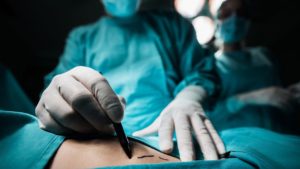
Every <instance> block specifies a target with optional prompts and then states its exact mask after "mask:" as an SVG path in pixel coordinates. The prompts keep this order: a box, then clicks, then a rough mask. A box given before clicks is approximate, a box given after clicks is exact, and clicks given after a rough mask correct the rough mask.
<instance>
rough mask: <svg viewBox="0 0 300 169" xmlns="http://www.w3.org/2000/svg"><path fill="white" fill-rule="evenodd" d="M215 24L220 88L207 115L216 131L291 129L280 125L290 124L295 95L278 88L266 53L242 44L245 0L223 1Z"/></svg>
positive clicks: (246, 26) (245, 26) (245, 24)
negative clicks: (243, 128)
mask: <svg viewBox="0 0 300 169" xmlns="http://www.w3.org/2000/svg"><path fill="white" fill-rule="evenodd" d="M216 23H217V30H216V34H215V36H216V38H217V40H218V42H219V43H220V44H221V45H220V49H219V51H217V52H216V53H215V58H216V67H217V72H218V74H219V76H220V78H221V83H222V87H221V88H222V89H221V92H220V96H219V98H218V100H217V101H216V103H215V104H214V106H211V107H213V108H211V111H210V113H208V115H209V117H210V118H211V120H212V121H213V123H214V124H215V127H216V128H217V130H224V129H226V128H235V127H241V126H255V127H263V128H268V129H272V130H275V131H281V132H292V130H294V129H295V128H293V127H292V126H289V125H285V126H283V125H282V124H290V121H289V120H291V118H293V115H292V114H291V113H292V112H293V111H294V110H295V104H294V103H295V101H296V100H295V97H294V96H293V94H292V93H291V92H290V91H289V90H287V89H284V88H282V87H281V85H280V79H279V77H278V70H277V68H276V66H275V64H274V62H273V61H272V58H271V55H270V53H269V52H268V51H267V50H266V49H265V48H262V47H254V48H246V47H245V45H244V44H245V43H244V40H245V38H246V35H247V33H248V29H249V26H250V14H249V9H248V6H247V1H245V0H226V1H224V2H223V3H222V5H221V6H220V8H219V10H218V13H217V16H216ZM276 112H277V113H276ZM297 113H298V112H297ZM278 121H280V122H281V123H278Z"/></svg>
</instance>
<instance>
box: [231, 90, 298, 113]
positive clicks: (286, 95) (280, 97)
mask: <svg viewBox="0 0 300 169" xmlns="http://www.w3.org/2000/svg"><path fill="white" fill-rule="evenodd" d="M230 105H234V106H235V108H234V109H235V110H239V109H241V108H242V107H244V106H245V105H269V106H274V107H276V108H278V109H281V110H283V111H285V112H292V111H293V110H294V108H295V99H294V97H293V95H292V94H291V93H290V92H289V91H288V90H286V89H283V88H280V87H268V88H263V89H259V90H255V91H252V92H249V93H244V94H239V95H237V96H235V97H232V98H231V100H230ZM229 107H230V106H229ZM232 111H234V110H232Z"/></svg>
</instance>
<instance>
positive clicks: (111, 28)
mask: <svg viewBox="0 0 300 169" xmlns="http://www.w3.org/2000/svg"><path fill="white" fill-rule="evenodd" d="M208 55H209V52H208V51H207V50H204V49H203V48H202V47H201V46H200V45H199V43H198V42H197V39H196V36H195V31H194V28H193V27H192V25H191V24H190V23H189V21H187V20H185V19H183V18H182V17H181V16H179V15H178V14H177V13H175V12H171V11H170V12H168V11H151V12H141V13H138V14H136V15H134V16H133V17H131V18H127V19H118V18H112V17H102V18H101V19H100V20H98V21H97V22H96V23H93V24H91V25H87V26H82V27H79V28H76V29H75V30H73V31H72V32H71V33H70V35H69V37H68V39H67V42H66V47H65V50H64V53H63V55H62V56H61V58H60V62H59V64H58V66H57V67H56V68H55V70H53V72H52V73H50V74H49V75H48V76H47V77H46V85H47V84H49V83H50V81H51V79H52V78H53V77H54V76H55V75H57V74H60V73H64V72H66V71H68V70H70V69H72V68H74V67H75V66H87V67H91V68H93V69H95V70H98V71H99V72H101V73H102V74H103V75H104V76H105V77H106V79H107V80H108V82H109V83H110V85H111V86H112V88H113V89H114V91H115V92H116V93H117V94H118V95H121V96H123V97H124V98H125V99H126V102H127V105H126V110H125V117H124V120H123V125H124V128H125V130H126V132H127V133H128V134H131V133H132V132H134V131H137V130H140V129H143V128H145V127H147V126H148V125H150V124H151V123H152V122H153V121H154V120H155V119H156V118H157V117H158V115H159V114H160V112H161V111H162V110H163V109H164V108H165V107H166V106H167V105H168V103H170V102H171V101H172V99H173V98H174V96H175V95H176V94H177V93H178V92H179V91H181V90H182V89H183V88H184V87H186V86H188V85H199V86H202V87H204V88H205V90H206V91H207V92H208V94H209V96H211V95H214V93H215V92H216V88H217V86H216V85H215V84H216V81H217V78H216V74H215V70H214V69H213V65H214V64H213V60H212V57H206V56H208Z"/></svg>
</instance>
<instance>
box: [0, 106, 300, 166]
mask: <svg viewBox="0 0 300 169" xmlns="http://www.w3.org/2000/svg"><path fill="white" fill-rule="evenodd" d="M221 138H222V139H223V141H224V143H225V146H226V150H227V151H228V152H230V154H229V157H228V158H226V159H222V160H214V161H203V160H197V161H192V162H172V163H161V164H143V165H130V166H122V168H150V167H151V168H175V169H176V168H193V169H196V168H197V169H198V168H212V169H214V168H216V169H224V168H230V169H232V168H237V169H241V168H243V169H248V168H249V169H250V168H252V169H254V168H267V169H269V168H286V169H298V168H300V161H299V157H300V137H299V136H292V135H284V134H278V133H275V132H272V131H269V130H265V129H259V128H250V127H248V128H235V129H228V130H224V131H222V132H221ZM135 139H137V140H139V141H140V142H141V143H143V144H145V145H149V146H151V147H153V148H156V149H158V147H157V145H158V144H157V137H156V138H155V137H152V138H147V137H144V138H135ZM63 141H64V138H63V137H62V136H57V135H54V134H51V133H48V132H46V131H43V130H41V129H39V127H38V122H37V119H36V117H35V116H32V115H30V114H28V113H22V112H12V111H2V110H0V150H1V151H0V159H1V160H0V168H5V169H17V168H33V169H40V168H44V167H45V166H47V164H48V162H49V161H50V160H51V158H52V157H53V156H54V155H55V152H56V151H57V149H58V148H59V146H60V145H61V144H62V143H63ZM198 154H200V152H198ZM173 155H176V154H173ZM104 168H105V167H104ZM106 168H120V167H106Z"/></svg>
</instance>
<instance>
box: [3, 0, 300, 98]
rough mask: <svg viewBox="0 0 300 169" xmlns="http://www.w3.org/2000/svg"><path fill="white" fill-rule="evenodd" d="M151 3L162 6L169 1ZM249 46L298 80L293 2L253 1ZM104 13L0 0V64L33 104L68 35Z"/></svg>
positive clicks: (73, 5) (95, 1) (68, 0)
mask: <svg viewBox="0 0 300 169" xmlns="http://www.w3.org/2000/svg"><path fill="white" fill-rule="evenodd" d="M162 2H163V1H161V0H160V1H156V2H155V3H154V1H153V4H152V5H153V6H155V5H164V6H167V5H169V4H171V3H170V2H171V0H165V1H164V4H162ZM251 2H253V7H252V9H251V10H252V13H253V22H252V25H251V28H250V33H249V36H248V37H247V45H249V46H257V45H259V46H266V47H268V48H269V49H270V50H271V52H272V53H273V54H274V57H275V59H277V60H278V63H280V69H281V76H282V78H283V82H284V85H289V84H292V83H295V82H297V81H299V80H300V76H299V72H300V63H298V62H297V60H298V59H297V57H299V48H300V47H299V42H298V41H299V39H300V36H299V35H300V29H299V28H300V19H299V15H298V10H299V9H298V6H297V1H286V0H252V1H251ZM103 14H104V11H103V8H102V7H101V5H100V3H99V0H43V1H41V0H26V1H21V0H1V1H0V39H1V40H0V64H2V65H4V66H6V67H7V68H9V69H10V70H11V71H12V73H13V74H14V75H15V77H16V79H17V80H18V82H19V83H20V85H21V86H22V87H23V89H24V91H25V92H26V93H27V95H28V96H29V97H30V98H31V99H32V101H33V102H34V103H36V102H37V101H38V98H39V95H40V93H41V91H42V90H43V87H44V86H43V77H44V76H45V75H46V74H47V73H49V72H50V71H51V70H52V69H53V68H54V67H55V65H56V64H57V62H58V58H59V56H60V54H61V53H62V51H63V48H64V44H65V39H66V37H67V35H68V33H69V31H70V30H71V29H72V28H73V27H76V26H78V25H82V24H87V23H90V22H93V21H96V20H97V19H98V18H99V17H101V15H103Z"/></svg>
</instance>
